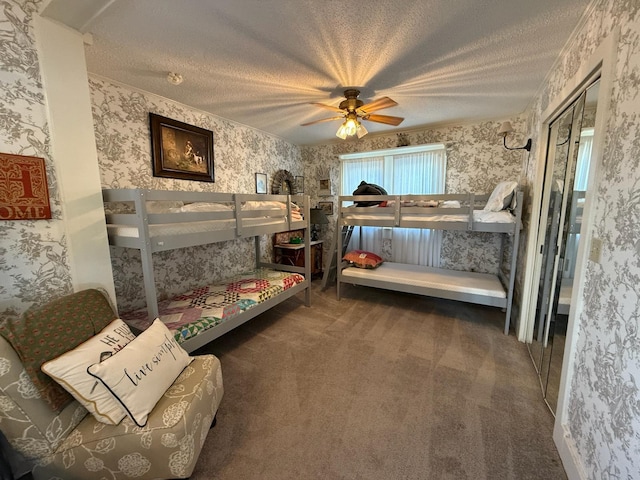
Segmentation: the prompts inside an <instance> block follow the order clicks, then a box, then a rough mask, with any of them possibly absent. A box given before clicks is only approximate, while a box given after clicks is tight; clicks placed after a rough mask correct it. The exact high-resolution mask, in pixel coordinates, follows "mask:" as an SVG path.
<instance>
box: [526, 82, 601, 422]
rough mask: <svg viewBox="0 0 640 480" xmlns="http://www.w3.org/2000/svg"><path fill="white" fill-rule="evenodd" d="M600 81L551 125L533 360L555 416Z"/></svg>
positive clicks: (542, 213)
mask: <svg viewBox="0 0 640 480" xmlns="http://www.w3.org/2000/svg"><path fill="white" fill-rule="evenodd" d="M597 90H598V82H597V81H596V82H595V83H593V84H592V85H591V86H590V87H588V88H587V89H586V90H585V91H584V92H583V93H582V95H580V96H579V97H578V98H577V99H576V100H575V102H574V103H573V104H571V106H569V107H568V108H567V109H566V110H565V111H564V112H562V114H561V115H560V116H559V117H558V118H557V119H556V120H555V121H554V122H552V123H551V125H550V126H549V146H548V149H547V161H546V167H545V178H544V182H545V183H544V191H543V201H542V211H541V215H540V221H541V228H540V230H539V236H538V252H539V254H540V255H539V257H538V262H539V264H538V265H539V272H540V275H539V282H538V291H537V301H536V310H535V323H534V336H533V342H532V343H531V344H530V345H529V351H530V353H531V358H532V359H533V362H534V364H535V366H536V370H537V371H538V374H539V376H540V385H541V387H542V392H543V395H544V398H545V401H546V402H547V404H548V405H549V408H550V409H551V410H552V411H553V412H555V408H556V405H557V401H558V391H559V387H560V373H561V370H562V361H563V353H564V344H565V340H566V331H567V321H568V318H569V310H570V307H571V294H572V288H573V282H574V272H575V267H576V256H577V252H578V245H579V242H580V228H581V219H582V208H583V205H584V199H585V193H586V190H587V188H588V183H589V178H588V172H589V161H590V158H591V145H592V140H593V133H594V128H593V125H594V121H595V111H596V99H597V97H598V92H597Z"/></svg>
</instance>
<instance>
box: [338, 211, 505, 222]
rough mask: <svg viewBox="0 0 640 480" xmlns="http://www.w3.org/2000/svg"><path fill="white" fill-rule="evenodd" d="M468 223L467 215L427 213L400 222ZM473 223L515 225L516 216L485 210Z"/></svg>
mask: <svg viewBox="0 0 640 480" xmlns="http://www.w3.org/2000/svg"><path fill="white" fill-rule="evenodd" d="M344 219H345V220H346V221H349V220H393V219H394V215H393V214H389V213H378V214H360V213H358V214H349V215H345V216H344ZM403 221H405V222H468V221H469V217H468V216H467V215H461V214H456V215H447V214H441V213H436V214H429V213H428V212H425V213H424V214H420V215H401V216H400V222H403ZM473 221H474V222H478V223H514V222H515V216H513V215H512V214H511V213H509V212H507V211H504V210H502V211H500V212H485V211H484V210H474V212H473Z"/></svg>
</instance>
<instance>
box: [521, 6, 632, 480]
mask: <svg viewBox="0 0 640 480" xmlns="http://www.w3.org/2000/svg"><path fill="white" fill-rule="evenodd" d="M616 26H618V27H619V28H620V37H619V42H618V45H617V51H618V53H617V64H616V67H615V81H614V85H613V91H612V92H611V106H610V112H609V117H608V119H607V127H606V134H605V145H604V153H603V156H602V158H600V159H599V163H598V171H599V173H598V175H597V184H596V185H595V186H594V189H595V190H594V191H595V192H596V194H595V210H596V212H595V223H594V227H593V230H592V231H591V232H590V235H592V236H594V237H597V238H600V239H602V241H603V250H602V260H601V262H600V263H594V262H588V265H587V268H586V276H585V282H586V283H585V285H586V286H585V292H584V299H583V301H584V309H583V311H582V312H581V314H580V316H579V318H578V319H577V320H576V321H577V322H578V324H577V325H576V331H577V335H578V338H577V347H576V352H575V358H573V359H572V364H571V368H572V371H571V377H570V378H571V384H570V393H569V398H568V418H567V427H568V429H569V432H570V434H571V438H572V440H573V441H574V442H575V448H576V450H577V455H578V459H579V462H580V464H581V467H582V468H583V469H584V471H585V473H586V476H587V478H589V479H605V478H606V479H613V478H620V479H622V478H624V479H635V478H640V473H639V472H640V464H639V463H638V462H639V460H638V459H639V458H640V388H639V383H638V382H639V379H640V329H639V327H640V324H639V319H638V312H640V261H639V259H640V248H639V246H640V173H639V172H640V169H639V168H638V167H639V162H640V98H639V97H638V91H639V90H640V2H637V1H629V0H599V1H598V2H596V3H595V4H594V9H593V10H592V11H591V12H590V15H589V16H588V17H587V19H586V24H585V25H584V27H583V28H582V29H581V30H580V31H579V32H578V34H577V35H576V36H575V38H574V40H573V42H572V44H571V45H569V46H568V48H567V49H566V50H565V54H564V56H563V57H562V58H561V59H560V62H559V63H558V66H557V68H556V69H555V70H554V71H553V72H551V75H550V76H549V80H548V83H547V84H546V85H544V86H543V87H544V88H543V89H542V90H541V92H542V93H541V95H540V96H539V97H538V98H537V99H535V103H534V108H533V109H532V111H531V115H530V118H529V125H530V128H531V131H535V129H536V128H537V126H538V125H539V124H540V122H541V115H542V113H541V112H543V111H544V110H545V108H546V107H547V105H548V104H549V102H550V101H551V100H553V99H554V98H555V97H556V96H557V95H558V94H559V93H560V92H561V91H562V88H563V87H564V86H565V85H566V83H567V81H568V80H569V79H571V78H572V77H573V76H574V75H575V74H576V73H577V71H578V69H579V68H580V66H581V65H582V63H583V62H584V59H588V58H589V56H590V54H592V53H593V51H594V50H595V49H596V48H597V47H598V46H599V45H600V43H601V42H602V41H603V39H605V38H606V37H607V36H608V35H610V34H611V32H612V31H613V30H614V28H615V27H616ZM527 181H528V182H529V184H533V182H537V181H541V180H540V179H536V178H535V177H534V174H533V171H532V170H531V169H530V170H529V171H528V172H527Z"/></svg>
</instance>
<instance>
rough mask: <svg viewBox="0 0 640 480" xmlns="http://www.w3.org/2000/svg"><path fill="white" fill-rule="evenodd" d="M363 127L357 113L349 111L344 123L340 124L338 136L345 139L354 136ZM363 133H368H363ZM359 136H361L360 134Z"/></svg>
mask: <svg viewBox="0 0 640 480" xmlns="http://www.w3.org/2000/svg"><path fill="white" fill-rule="evenodd" d="M360 128H363V127H362V124H361V123H360V122H359V121H358V117H357V115H356V114H355V113H353V112H349V114H348V115H347V116H346V118H345V120H344V123H343V124H342V125H340V128H339V129H338V131H337V132H336V136H337V137H339V138H341V139H342V140H345V139H346V138H347V137H352V136H354V135H356V134H357V133H358V130H359V129H360ZM363 135H366V133H365V134H363ZM358 138H360V136H359V135H358Z"/></svg>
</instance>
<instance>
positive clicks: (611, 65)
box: [518, 27, 620, 478]
mask: <svg viewBox="0 0 640 480" xmlns="http://www.w3.org/2000/svg"><path fill="white" fill-rule="evenodd" d="M619 37H620V29H619V27H616V28H615V29H613V30H612V32H611V33H610V34H609V35H608V36H607V37H606V38H605V39H603V41H602V42H601V44H600V45H599V46H598V48H596V50H595V51H594V52H593V53H592V54H591V56H590V57H589V60H587V61H586V62H583V63H582V65H581V67H580V68H579V69H578V71H577V72H576V74H575V75H574V76H573V77H572V78H571V80H569V81H567V83H566V84H565V86H564V88H563V89H562V90H561V91H559V92H558V93H557V94H556V95H555V97H554V98H553V99H552V100H550V102H549V106H548V107H547V108H546V109H545V110H544V112H543V113H542V115H541V117H540V119H541V123H540V125H539V127H538V136H537V137H538V138H539V139H540V140H541V143H540V144H539V148H537V158H536V161H537V163H536V175H535V179H536V180H538V182H537V183H536V184H534V185H532V190H533V198H532V204H531V219H530V224H529V225H530V229H529V232H528V238H527V249H526V257H525V273H524V279H523V296H522V297H523V298H522V305H521V310H520V319H519V320H520V321H519V328H518V339H519V340H520V341H526V342H530V341H531V340H532V336H533V328H534V321H535V314H534V315H533V316H532V315H531V309H532V306H531V304H532V303H533V309H534V313H535V303H536V301H537V289H538V282H535V281H534V280H535V279H537V278H538V277H539V275H540V270H539V268H538V270H537V272H536V263H537V262H536V259H537V254H538V252H537V245H538V231H539V226H540V223H539V222H540V217H541V210H540V208H541V206H542V205H541V203H542V193H543V185H542V182H541V181H540V179H543V178H544V171H545V163H546V158H547V150H548V144H549V131H550V129H549V126H550V125H551V123H552V122H553V121H554V120H555V119H556V118H557V117H558V116H559V115H560V114H561V112H562V111H563V110H564V109H566V108H567V107H568V106H569V105H571V104H572V103H573V102H574V101H575V100H576V99H577V98H578V97H579V96H580V95H581V94H582V92H583V91H584V90H585V89H586V88H587V87H588V86H589V85H591V84H592V83H593V82H595V81H596V80H597V79H598V78H600V87H599V88H600V90H599V93H598V109H597V112H596V119H595V134H594V138H593V149H592V152H591V164H590V168H589V178H590V179H591V188H589V189H588V191H587V194H586V196H585V205H584V210H583V215H582V220H583V221H582V226H581V229H580V235H581V238H583V239H584V241H581V242H580V245H579V247H578V253H577V255H576V270H575V278H578V279H580V281H579V282H578V284H577V285H574V288H573V293H572V296H571V307H570V309H569V320H568V322H569V323H568V327H567V337H566V343H565V350H564V358H563V363H562V373H561V382H560V389H559V392H558V405H557V409H556V419H555V424H554V431H553V439H554V442H555V444H556V447H557V448H558V452H559V454H560V457H561V459H562V463H563V466H564V468H565V470H566V472H567V475H568V476H569V478H586V476H585V472H584V471H583V468H582V465H580V464H579V463H578V462H577V459H578V458H579V456H577V454H576V448H575V443H574V441H573V439H572V436H571V432H570V431H569V429H568V428H567V426H566V424H567V421H568V405H567V399H568V395H569V393H570V387H571V374H572V373H573V370H574V360H575V359H574V357H575V349H576V342H577V338H578V333H579V329H580V325H579V323H578V322H577V321H576V319H577V318H579V316H580V314H581V312H582V310H583V307H584V302H583V293H584V274H585V270H586V264H587V263H586V262H587V260H588V252H589V247H590V245H591V237H592V231H591V230H592V225H593V221H594V214H595V212H594V210H593V208H592V203H593V197H594V188H593V186H597V185H599V183H600V181H599V178H600V164H601V162H602V154H603V150H604V143H605V137H606V133H607V123H608V121H609V117H610V115H609V111H610V103H611V95H612V90H613V82H614V79H615V73H616V71H615V68H616V63H617V45H618V39H619ZM556 68H560V66H559V65H558V64H556Z"/></svg>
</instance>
